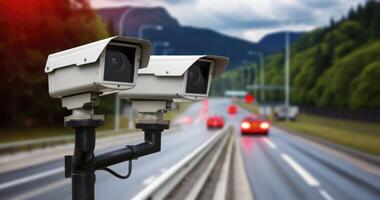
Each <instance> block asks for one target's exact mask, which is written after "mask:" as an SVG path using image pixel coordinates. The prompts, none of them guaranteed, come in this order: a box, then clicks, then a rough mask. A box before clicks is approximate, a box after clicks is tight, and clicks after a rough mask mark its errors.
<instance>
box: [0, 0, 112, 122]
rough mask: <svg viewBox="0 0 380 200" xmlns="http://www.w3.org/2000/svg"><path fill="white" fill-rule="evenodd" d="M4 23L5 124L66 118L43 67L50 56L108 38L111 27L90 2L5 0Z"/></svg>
mask: <svg viewBox="0 0 380 200" xmlns="http://www.w3.org/2000/svg"><path fill="white" fill-rule="evenodd" d="M0 24H1V27H2V28H1V29H0V35H1V36H3V37H0V40H1V41H0V44H1V46H0V51H1V50H3V52H1V54H0V67H1V73H0V85H1V86H0V90H1V91H0V92H3V94H7V95H4V96H3V97H2V98H1V100H0V103H1V104H2V105H7V106H5V107H4V110H3V112H2V115H1V117H0V119H1V121H0V126H5V125H8V126H9V125H12V124H14V125H23V124H25V123H24V122H25V121H27V120H28V121H35V122H36V123H38V121H40V123H44V124H45V123H46V121H50V122H55V121H57V122H58V121H59V122H61V120H62V116H61V113H62V112H61V108H60V103H59V101H58V100H53V99H51V98H50V97H49V94H48V89H47V76H46V75H45V73H44V71H43V69H44V66H45V63H46V59H47V55H48V54H50V53H54V52H57V51H60V50H63V49H67V48H71V47H75V46H78V45H82V44H85V43H88V42H93V41H95V40H98V39H102V38H105V37H108V36H109V33H108V31H107V29H106V25H105V24H104V23H103V22H102V21H101V20H100V18H99V17H98V16H97V15H96V13H95V11H94V10H92V9H91V7H90V5H89V2H88V1H87V0H60V1H56V0H44V1H40V0H12V1H1V2H0ZM5 49H6V51H4V50H5ZM68 81H70V80H68Z"/></svg>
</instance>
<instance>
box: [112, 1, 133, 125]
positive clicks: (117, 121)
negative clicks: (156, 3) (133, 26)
mask: <svg viewBox="0 0 380 200" xmlns="http://www.w3.org/2000/svg"><path fill="white" fill-rule="evenodd" d="M134 9H135V8H129V9H128V10H126V11H124V12H123V14H121V16H120V19H119V30H118V31H119V35H120V36H122V35H123V30H124V20H125V19H126V17H127V15H128V14H130V13H131V12H132V11H133V10H134ZM114 130H115V131H119V130H120V96H119V94H118V93H116V96H115V118H114Z"/></svg>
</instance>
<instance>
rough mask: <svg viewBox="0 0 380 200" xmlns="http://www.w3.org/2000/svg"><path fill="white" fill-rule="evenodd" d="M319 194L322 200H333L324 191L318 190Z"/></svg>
mask: <svg viewBox="0 0 380 200" xmlns="http://www.w3.org/2000/svg"><path fill="white" fill-rule="evenodd" d="M319 193H321V195H322V196H323V198H325V199H326V200H334V198H332V197H331V196H330V195H329V193H327V192H326V191H324V190H319Z"/></svg>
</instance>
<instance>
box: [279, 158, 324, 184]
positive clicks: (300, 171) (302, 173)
mask: <svg viewBox="0 0 380 200" xmlns="http://www.w3.org/2000/svg"><path fill="white" fill-rule="evenodd" d="M281 157H282V159H284V160H285V161H286V162H287V163H288V164H289V165H290V166H291V167H292V168H293V169H294V170H295V171H296V172H297V173H298V174H299V175H300V176H301V177H302V178H303V179H304V180H305V181H306V183H307V184H309V185H310V186H319V182H318V181H317V179H315V178H314V177H313V176H312V175H311V174H310V173H309V172H307V171H306V170H305V169H304V168H303V167H302V166H301V165H300V164H298V163H297V162H296V161H295V160H293V159H292V158H291V157H290V156H288V155H287V154H284V153H282V154H281Z"/></svg>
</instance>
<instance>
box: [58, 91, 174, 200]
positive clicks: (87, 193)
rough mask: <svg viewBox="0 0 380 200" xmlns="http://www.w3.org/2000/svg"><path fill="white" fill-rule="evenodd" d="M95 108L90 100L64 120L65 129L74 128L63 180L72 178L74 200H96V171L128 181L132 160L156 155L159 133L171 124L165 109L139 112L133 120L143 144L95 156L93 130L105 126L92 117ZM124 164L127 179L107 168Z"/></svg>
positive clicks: (96, 116) (99, 118) (100, 116)
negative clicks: (166, 118)
mask: <svg viewBox="0 0 380 200" xmlns="http://www.w3.org/2000/svg"><path fill="white" fill-rule="evenodd" d="M95 96H97V95H95ZM92 97H93V96H92V95H91V99H94V102H97V98H92ZM145 103H148V102H145ZM156 103H157V102H156ZM161 103H162V102H161ZM94 105H96V103H93V102H92V100H91V102H87V103H86V104H83V106H82V107H81V108H72V109H71V110H72V111H73V113H72V115H70V116H68V117H65V126H66V127H72V128H74V129H75V147H74V154H73V155H72V156H71V155H69V156H65V177H66V178H71V179H72V199H74V200H83V199H86V200H87V199H88V200H92V199H94V198H95V179H96V176H95V171H96V170H105V171H107V172H109V173H111V174H112V175H114V176H116V177H118V178H122V179H126V178H128V177H129V176H130V174H131V170H132V162H131V161H132V160H133V159H137V158H139V157H142V156H145V155H149V154H152V153H156V152H159V151H160V150H161V133H162V131H163V130H165V129H168V128H169V123H170V121H167V120H163V112H164V111H165V109H158V110H155V112H142V113H141V115H140V118H139V119H138V120H136V128H138V129H141V130H142V131H144V142H142V143H140V144H136V145H127V146H125V147H122V148H119V149H116V150H113V151H110V152H106V153H102V154H99V155H95V153H94V150H95V140H96V131H95V129H96V128H97V127H99V126H101V125H103V124H104V117H103V116H102V115H94V109H93V107H94ZM160 105H161V104H160ZM162 105H163V104H162ZM165 108H166V105H165ZM125 161H129V171H128V174H127V175H126V176H122V175H119V174H117V173H116V172H114V171H113V170H112V169H110V168H108V167H109V166H111V165H115V164H118V163H122V162H125Z"/></svg>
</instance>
